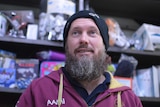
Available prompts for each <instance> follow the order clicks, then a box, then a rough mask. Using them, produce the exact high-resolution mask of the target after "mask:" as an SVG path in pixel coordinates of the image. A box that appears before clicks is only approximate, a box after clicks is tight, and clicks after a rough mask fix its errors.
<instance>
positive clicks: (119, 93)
mask: <svg viewBox="0 0 160 107" xmlns="http://www.w3.org/2000/svg"><path fill="white" fill-rule="evenodd" d="M117 97H118V100H117V103H118V106H117V107H122V102H121V91H119V92H118V95H117Z"/></svg>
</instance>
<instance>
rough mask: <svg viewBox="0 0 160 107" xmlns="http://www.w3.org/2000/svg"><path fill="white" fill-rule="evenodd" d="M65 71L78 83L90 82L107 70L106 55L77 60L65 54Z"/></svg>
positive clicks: (83, 57) (84, 57)
mask: <svg viewBox="0 0 160 107" xmlns="http://www.w3.org/2000/svg"><path fill="white" fill-rule="evenodd" d="M66 55H67V60H66V65H65V67H66V71H67V72H68V73H69V74H70V76H71V77H72V78H74V79H76V80H78V81H92V80H95V79H96V78H98V77H100V76H101V75H102V74H103V73H104V72H105V70H106V68H107V63H106V53H105V52H104V53H101V55H99V57H94V58H89V57H87V56H82V57H81V58H80V59H79V60H78V59H77V58H76V57H73V56H71V55H70V54H69V53H68V52H67V54H66Z"/></svg>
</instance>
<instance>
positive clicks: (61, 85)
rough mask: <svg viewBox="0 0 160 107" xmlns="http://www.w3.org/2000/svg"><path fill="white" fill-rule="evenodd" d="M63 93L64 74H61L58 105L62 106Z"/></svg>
mask: <svg viewBox="0 0 160 107" xmlns="http://www.w3.org/2000/svg"><path fill="white" fill-rule="evenodd" d="M62 93H63V74H61V75H60V84H59V92H58V107H61V104H62Z"/></svg>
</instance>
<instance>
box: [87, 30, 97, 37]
mask: <svg viewBox="0 0 160 107" xmlns="http://www.w3.org/2000/svg"><path fill="white" fill-rule="evenodd" d="M89 34H90V36H96V35H97V33H96V32H95V31H90V32H89Z"/></svg>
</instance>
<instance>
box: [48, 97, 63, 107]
mask: <svg viewBox="0 0 160 107" xmlns="http://www.w3.org/2000/svg"><path fill="white" fill-rule="evenodd" d="M61 102H62V103H61V104H65V99H64V98H62V101H61ZM51 105H58V99H57V100H48V101H47V106H51Z"/></svg>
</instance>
